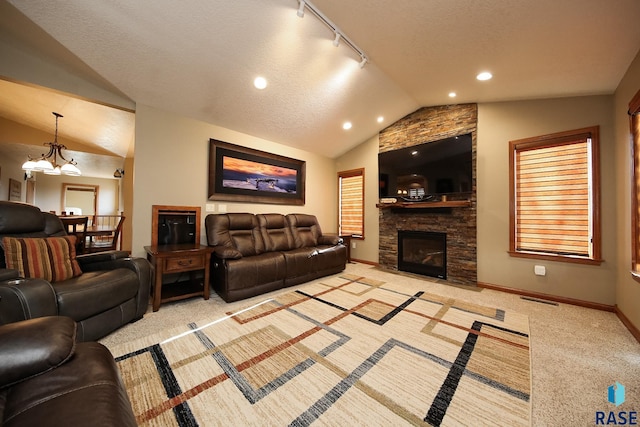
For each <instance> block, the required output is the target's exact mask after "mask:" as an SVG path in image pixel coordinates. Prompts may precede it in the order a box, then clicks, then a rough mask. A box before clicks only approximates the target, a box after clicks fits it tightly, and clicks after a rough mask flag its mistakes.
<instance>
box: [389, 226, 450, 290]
mask: <svg viewBox="0 0 640 427" xmlns="http://www.w3.org/2000/svg"><path fill="white" fill-rule="evenodd" d="M398 270H400V271H406V272H409V273H417V274H422V275H425V276H431V277H437V278H439V279H445V280H446V278H447V234H446V233H436V232H431V231H406V230H398Z"/></svg>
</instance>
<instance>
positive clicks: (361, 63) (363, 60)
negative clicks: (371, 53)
mask: <svg viewBox="0 0 640 427" xmlns="http://www.w3.org/2000/svg"><path fill="white" fill-rule="evenodd" d="M367 61H368V59H367V58H366V57H365V56H363V57H362V61H360V68H364V66H365V65H366V63H367Z"/></svg>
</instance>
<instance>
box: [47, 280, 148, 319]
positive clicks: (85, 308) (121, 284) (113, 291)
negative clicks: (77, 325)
mask: <svg viewBox="0 0 640 427" xmlns="http://www.w3.org/2000/svg"><path fill="white" fill-rule="evenodd" d="M138 287H139V286H138V276H137V275H136V273H134V272H133V271H132V270H129V269H128V268H117V269H114V270H101V271H91V272H87V273H84V274H83V275H81V276H78V277H74V278H72V279H69V280H65V281H64V282H60V283H56V284H55V285H54V288H55V291H56V298H57V301H58V312H59V314H60V315H61V316H69V317H71V318H72V319H73V320H75V321H80V320H84V319H87V318H89V317H91V316H95V315H97V314H100V313H102V312H105V311H107V310H108V309H111V308H113V307H117V306H119V305H120V304H122V303H124V302H125V301H128V300H130V299H132V298H134V297H135V296H136V294H137V292H138Z"/></svg>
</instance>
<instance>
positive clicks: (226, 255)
mask: <svg viewBox="0 0 640 427" xmlns="http://www.w3.org/2000/svg"><path fill="white" fill-rule="evenodd" d="M213 254H214V255H215V256H216V257H218V258H220V259H240V258H242V253H240V251H239V250H237V249H235V248H230V247H228V246H222V245H218V246H214V247H213Z"/></svg>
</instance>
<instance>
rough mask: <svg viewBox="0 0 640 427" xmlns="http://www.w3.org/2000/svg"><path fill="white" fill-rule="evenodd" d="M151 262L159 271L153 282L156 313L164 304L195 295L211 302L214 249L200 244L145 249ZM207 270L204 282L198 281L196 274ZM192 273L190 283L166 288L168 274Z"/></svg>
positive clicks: (180, 283) (171, 285)
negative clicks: (210, 269) (164, 283)
mask: <svg viewBox="0 0 640 427" xmlns="http://www.w3.org/2000/svg"><path fill="white" fill-rule="evenodd" d="M144 249H145V251H147V259H148V260H149V262H151V264H152V265H153V267H154V269H155V277H154V280H153V311H158V310H159V309H160V304H162V303H163V302H169V301H177V300H181V299H185V298H191V297H195V296H203V297H204V299H205V300H208V299H209V264H210V262H211V253H212V252H213V248H212V247H209V246H205V245H200V244H193V243H186V244H179V245H157V246H145V247H144ZM200 270H203V271H204V283H202V284H200V283H198V282H197V281H196V280H195V272H196V271H200ZM183 272H189V273H190V274H189V276H190V277H189V278H190V280H189V281H185V282H178V283H172V284H167V285H165V286H164V287H163V286H162V279H163V277H164V275H165V274H169V273H183Z"/></svg>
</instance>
